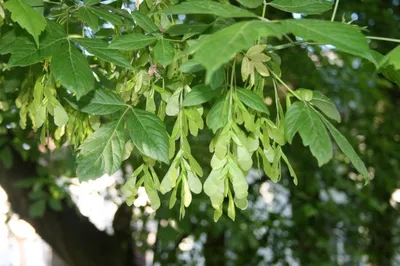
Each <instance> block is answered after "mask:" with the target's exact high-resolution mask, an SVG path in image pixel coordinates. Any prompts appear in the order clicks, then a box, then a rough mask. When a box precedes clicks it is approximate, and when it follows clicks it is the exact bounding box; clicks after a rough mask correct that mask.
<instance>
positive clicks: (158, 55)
mask: <svg viewBox="0 0 400 266" xmlns="http://www.w3.org/2000/svg"><path fill="white" fill-rule="evenodd" d="M154 60H155V61H156V62H157V63H159V64H160V65H162V66H163V67H166V66H168V65H169V64H171V63H172V61H173V60H174V48H173V47H172V44H171V43H170V42H169V41H165V40H159V41H158V42H157V44H156V46H154Z"/></svg>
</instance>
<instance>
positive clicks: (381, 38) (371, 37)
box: [367, 36, 400, 43]
mask: <svg viewBox="0 0 400 266" xmlns="http://www.w3.org/2000/svg"><path fill="white" fill-rule="evenodd" d="M367 39H370V40H378V41H386V42H398V43H400V39H392V38H384V37H377V36H367Z"/></svg>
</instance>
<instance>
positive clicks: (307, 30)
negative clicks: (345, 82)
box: [282, 19, 376, 63]
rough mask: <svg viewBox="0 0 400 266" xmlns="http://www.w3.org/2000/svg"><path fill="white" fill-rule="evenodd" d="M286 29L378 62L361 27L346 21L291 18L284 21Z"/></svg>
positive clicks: (299, 35)
mask: <svg viewBox="0 0 400 266" xmlns="http://www.w3.org/2000/svg"><path fill="white" fill-rule="evenodd" d="M282 24H283V26H284V28H285V31H287V32H292V33H293V34H294V35H296V36H298V37H301V38H302V39H304V40H313V41H315V42H318V43H320V44H331V45H333V46H335V47H336V48H337V49H338V50H341V51H343V52H346V53H349V54H352V55H355V56H359V57H363V58H366V59H368V60H370V61H371V62H373V63H376V61H375V59H374V57H373V56H372V54H371V51H370V50H369V47H368V43H367V39H366V38H365V36H364V35H363V34H362V33H361V30H362V29H361V28H359V27H357V26H353V25H349V24H345V23H339V22H331V21H324V20H316V19H289V20H284V21H282Z"/></svg>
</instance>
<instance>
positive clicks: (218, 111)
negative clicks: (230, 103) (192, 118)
mask: <svg viewBox="0 0 400 266" xmlns="http://www.w3.org/2000/svg"><path fill="white" fill-rule="evenodd" d="M206 121H207V126H208V127H209V128H210V129H211V130H212V131H213V132H214V133H215V132H216V131H217V130H218V129H220V128H221V127H224V126H225V125H226V123H227V122H228V108H227V105H226V104H225V97H224V96H221V97H220V99H218V101H217V102H216V103H214V105H213V107H212V108H211V109H210V111H209V112H208V115H207V118H206Z"/></svg>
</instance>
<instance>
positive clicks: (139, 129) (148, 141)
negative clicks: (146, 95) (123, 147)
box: [128, 108, 169, 163]
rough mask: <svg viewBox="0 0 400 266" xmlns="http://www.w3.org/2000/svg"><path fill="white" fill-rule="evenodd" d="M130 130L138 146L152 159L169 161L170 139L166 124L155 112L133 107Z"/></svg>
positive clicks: (130, 115)
mask: <svg viewBox="0 0 400 266" xmlns="http://www.w3.org/2000/svg"><path fill="white" fill-rule="evenodd" d="M128 130H129V134H130V136H131V139H132V141H133V143H134V144H135V146H136V148H138V150H139V151H140V152H142V153H143V154H144V155H146V156H149V157H150V158H152V159H155V160H159V161H161V162H164V163H168V161H169V160H168V150H169V139H168V133H167V130H166V128H165V124H164V123H163V122H162V121H161V120H160V119H159V118H158V117H157V116H156V115H154V114H152V113H150V112H146V111H143V110H140V109H135V108H133V109H132V111H131V112H129V116H128Z"/></svg>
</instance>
